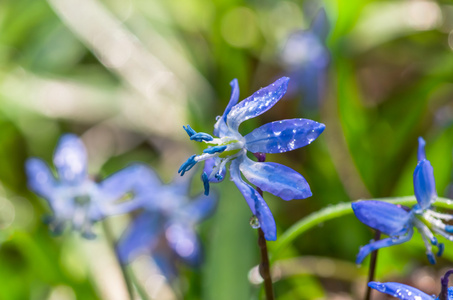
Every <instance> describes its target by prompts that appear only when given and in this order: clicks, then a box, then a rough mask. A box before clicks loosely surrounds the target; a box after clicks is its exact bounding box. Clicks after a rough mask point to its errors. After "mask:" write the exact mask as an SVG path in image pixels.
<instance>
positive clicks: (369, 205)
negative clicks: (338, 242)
mask: <svg viewBox="0 0 453 300" xmlns="http://www.w3.org/2000/svg"><path fill="white" fill-rule="evenodd" d="M351 206H352V210H353V211H354V214H355V216H356V217H357V219H359V220H360V222H362V223H363V224H365V225H367V226H370V227H371V228H374V229H377V230H379V231H381V232H382V233H385V234H387V235H395V234H399V233H401V232H404V231H406V229H407V228H408V227H409V226H410V224H409V222H410V218H411V214H410V213H409V212H408V211H406V210H404V209H403V208H401V207H399V206H397V205H395V204H392V203H388V202H383V201H374V200H368V201H357V202H353V203H351Z"/></svg>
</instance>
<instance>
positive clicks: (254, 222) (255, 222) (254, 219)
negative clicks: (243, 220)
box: [250, 215, 260, 229]
mask: <svg viewBox="0 0 453 300" xmlns="http://www.w3.org/2000/svg"><path fill="white" fill-rule="evenodd" d="M250 226H252V228H253V229H258V228H260V221H259V220H258V217H257V216H255V215H253V216H252V217H251V218H250Z"/></svg>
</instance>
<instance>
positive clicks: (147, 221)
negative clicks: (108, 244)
mask: <svg viewBox="0 0 453 300" xmlns="http://www.w3.org/2000/svg"><path fill="white" fill-rule="evenodd" d="M161 230H162V225H161V224H160V222H159V220H158V216H157V214H154V213H151V212H144V213H142V214H141V215H139V216H138V217H137V218H136V219H135V220H134V221H133V222H132V224H131V225H130V226H129V227H128V228H127V230H126V232H125V233H124V234H123V236H122V237H121V239H120V240H119V242H118V245H117V252H118V257H119V260H120V261H121V263H123V264H126V263H129V262H130V261H132V259H134V258H135V257H136V256H138V255H139V254H142V253H151V252H152V251H153V249H154V248H155V247H156V245H157V242H158V237H159V234H160V231H161Z"/></svg>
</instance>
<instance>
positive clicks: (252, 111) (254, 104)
mask: <svg viewBox="0 0 453 300" xmlns="http://www.w3.org/2000/svg"><path fill="white" fill-rule="evenodd" d="M288 81H289V78H288V77H282V78H280V79H278V80H277V81H275V82H274V83H272V84H270V85H268V86H267V87H264V88H262V89H260V90H258V91H257V92H255V93H254V94H253V95H251V96H250V97H248V98H247V99H245V100H243V101H241V102H239V103H238V104H236V105H235V106H234V107H233V108H232V109H231V111H230V113H229V114H228V116H227V125H228V127H229V128H230V129H232V130H234V131H237V130H238V128H239V125H240V124H241V123H242V122H244V121H246V120H248V119H251V118H254V117H257V116H259V115H261V114H262V113H264V112H266V111H267V110H268V109H270V108H271V107H272V106H274V104H275V103H277V102H278V100H280V98H281V97H282V96H283V95H284V94H285V93H286V89H287V87H288Z"/></svg>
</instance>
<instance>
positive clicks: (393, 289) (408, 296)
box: [368, 281, 434, 300]
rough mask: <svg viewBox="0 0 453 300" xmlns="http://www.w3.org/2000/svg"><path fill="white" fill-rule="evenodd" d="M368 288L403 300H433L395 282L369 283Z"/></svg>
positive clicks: (418, 291) (416, 290)
mask: <svg viewBox="0 0 453 300" xmlns="http://www.w3.org/2000/svg"><path fill="white" fill-rule="evenodd" d="M368 286H369V287H370V288H372V289H375V290H377V291H379V292H381V293H385V294H388V295H391V296H393V297H395V298H399V299H403V300H433V299H434V297H432V296H430V295H427V294H425V293H423V292H422V291H420V290H418V289H416V288H413V287H411V286H408V285H405V284H402V283H397V282H386V283H380V282H376V281H371V282H369V283H368Z"/></svg>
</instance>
